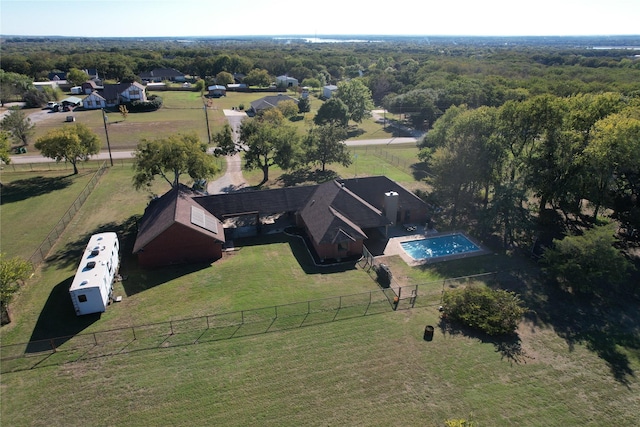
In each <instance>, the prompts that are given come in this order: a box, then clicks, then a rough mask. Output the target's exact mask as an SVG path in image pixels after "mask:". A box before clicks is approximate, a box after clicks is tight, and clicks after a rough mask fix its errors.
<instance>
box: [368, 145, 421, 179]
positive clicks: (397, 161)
mask: <svg viewBox="0 0 640 427" xmlns="http://www.w3.org/2000/svg"><path fill="white" fill-rule="evenodd" d="M365 153H367V154H372V155H374V156H376V157H378V158H380V159H382V160H384V161H385V162H387V163H389V164H390V165H392V166H393V167H395V168H397V169H399V170H401V171H402V172H405V173H406V174H409V175H412V176H415V177H416V178H419V179H423V178H426V177H428V176H432V175H431V174H430V173H429V172H428V171H427V170H426V165H424V164H423V163H421V162H419V161H418V160H417V159H405V158H402V157H399V156H396V155H395V154H393V153H391V152H389V151H387V150H383V149H381V148H379V147H376V146H366V147H365Z"/></svg>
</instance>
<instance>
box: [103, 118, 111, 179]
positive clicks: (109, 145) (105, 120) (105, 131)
mask: <svg viewBox="0 0 640 427" xmlns="http://www.w3.org/2000/svg"><path fill="white" fill-rule="evenodd" d="M102 122H103V123H104V134H105V135H107V149H108V150H109V161H110V162H111V166H113V157H111V144H110V143H109V131H108V130H107V115H106V114H105V112H104V108H103V109H102Z"/></svg>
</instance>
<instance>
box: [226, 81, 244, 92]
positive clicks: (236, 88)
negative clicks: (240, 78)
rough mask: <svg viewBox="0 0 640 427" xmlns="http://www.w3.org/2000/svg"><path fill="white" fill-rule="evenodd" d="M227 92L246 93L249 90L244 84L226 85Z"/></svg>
mask: <svg viewBox="0 0 640 427" xmlns="http://www.w3.org/2000/svg"><path fill="white" fill-rule="evenodd" d="M227 90H228V91H233V92H246V91H248V90H249V86H247V85H246V83H230V84H228V85H227Z"/></svg>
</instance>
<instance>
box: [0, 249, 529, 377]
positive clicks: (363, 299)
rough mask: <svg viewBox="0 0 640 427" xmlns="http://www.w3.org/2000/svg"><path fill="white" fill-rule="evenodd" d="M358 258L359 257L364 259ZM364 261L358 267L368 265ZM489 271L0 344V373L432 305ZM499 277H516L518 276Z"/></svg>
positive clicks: (492, 276)
mask: <svg viewBox="0 0 640 427" xmlns="http://www.w3.org/2000/svg"><path fill="white" fill-rule="evenodd" d="M366 259H367V257H364V258H363V260H366ZM361 262H364V263H365V264H364V268H365V270H367V271H372V266H373V265H375V264H368V263H367V261H361ZM500 276H501V273H497V272H492V273H484V274H478V275H473V276H465V277H457V278H451V279H444V280H438V281H432V282H428V283H422V284H418V285H408V286H397V283H396V284H394V285H392V286H389V287H382V288H381V289H377V290H372V291H369V292H364V293H359V294H352V295H342V296H337V297H329V298H323V299H316V300H309V301H304V302H296V303H290V304H282V305H274V306H268V307H262V308H254V309H248V310H240V311H234V312H228V313H219V314H212V315H207V316H199V317H193V318H185V319H175V320H169V321H166V322H158V323H151V324H145V325H137V326H130V327H124V328H118V329H112V330H106V331H96V332H92V333H85V334H77V335H70V336H63V337H55V338H49V339H44V340H38V341H30V342H26V343H19V344H9V345H3V346H0V373H3V374H4V373H9V372H17V371H23V370H29V369H35V368H39V367H45V366H54V365H60V364H65V363H72V362H77V361H81V360H89V359H94V358H98V357H105V356H114V355H118V354H126V353H131V352H135V351H142V350H152V349H157V348H165V347H176V346H184V345H193V344H199V343H207V342H214V341H221V340H228V339H233V338H241V337H247V336H252V335H258V334H266V333H269V332H276V331H285V330H291V329H297V328H302V327H306V326H315V325H321V324H326V323H331V322H336V321H340V320H347V319H353V318H358V317H366V316H370V315H375V314H382V313H389V312H391V311H394V310H410V309H413V308H426V307H437V306H439V305H441V303H442V295H443V294H444V292H445V291H446V290H448V289H454V288H458V287H464V286H470V285H473V284H477V283H484V284H486V285H489V286H491V285H493V284H497V283H499V282H500V281H501V280H500ZM504 277H505V279H506V280H508V279H509V278H511V279H515V280H517V277H518V274H513V273H509V274H506V275H505V276H504Z"/></svg>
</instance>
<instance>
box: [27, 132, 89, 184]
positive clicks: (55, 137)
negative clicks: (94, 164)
mask: <svg viewBox="0 0 640 427" xmlns="http://www.w3.org/2000/svg"><path fill="white" fill-rule="evenodd" d="M35 147H36V148H37V149H38V150H40V152H41V153H42V155H43V156H45V157H50V158H52V159H55V161H56V162H60V161H62V160H64V161H66V162H69V163H71V165H72V166H73V173H74V174H77V173H78V162H79V161H86V160H89V158H90V157H91V156H92V155H93V154H97V153H98V152H99V151H100V140H99V139H98V136H97V135H96V134H95V133H93V132H92V131H91V130H90V129H89V128H88V127H87V126H86V125H84V124H82V123H77V124H74V125H71V126H64V127H62V128H58V129H53V130H51V131H49V132H47V134H46V135H44V136H43V137H41V138H39V139H38V140H37V141H36V144H35Z"/></svg>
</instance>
